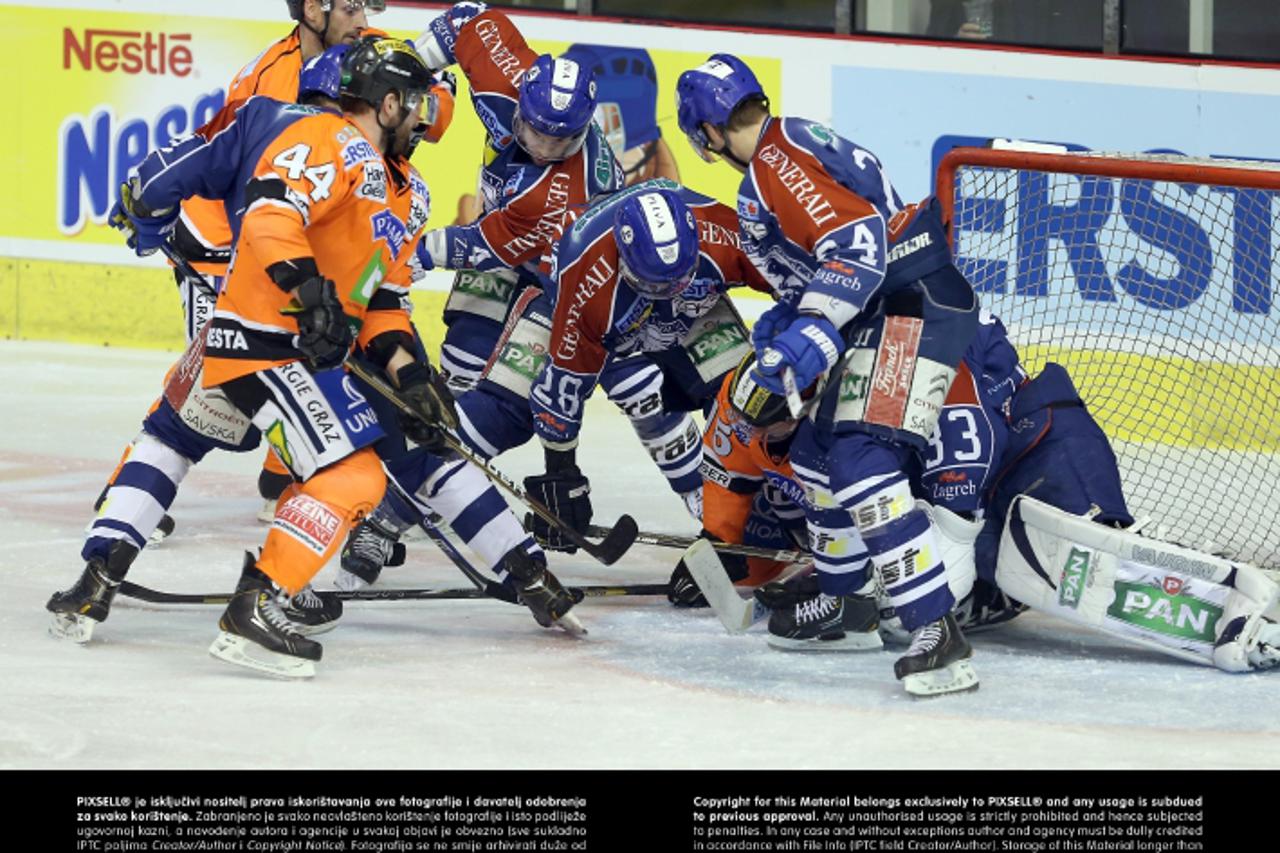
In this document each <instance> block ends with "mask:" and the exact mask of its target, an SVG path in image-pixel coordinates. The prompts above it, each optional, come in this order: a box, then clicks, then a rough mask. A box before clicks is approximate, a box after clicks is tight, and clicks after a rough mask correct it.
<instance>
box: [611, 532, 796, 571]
mask: <svg viewBox="0 0 1280 853" xmlns="http://www.w3.org/2000/svg"><path fill="white" fill-rule="evenodd" d="M607 532H608V531H607V530H606V528H603V527H596V526H595V525H592V526H590V527H588V528H587V533H588V534H589V535H591V536H603V535H605V533H607ZM700 538H701V537H698V536H677V535H675V534H674V533H652V532H650V531H647V530H641V531H639V532H637V533H636V541H637V542H639V543H640V544H641V545H657V546H658V547H659V548H680V549H682V550H683V549H687V548H689V546H691V545H693V543H694V542H697V541H698V540H699V539H700ZM706 541H711V540H706ZM711 547H712V548H714V549H715V550H716V552H717V553H720V554H739V555H741V556H743V557H760V558H762V559H765V560H776V561H778V562H779V563H802V562H805V561H806V560H809V559H810V557H809V555H808V554H806V553H805V552H804V551H786V550H775V549H773V548H760V547H757V546H755V545H737V544H734V543H732V542H711Z"/></svg>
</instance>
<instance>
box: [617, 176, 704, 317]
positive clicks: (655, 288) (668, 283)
mask: <svg viewBox="0 0 1280 853" xmlns="http://www.w3.org/2000/svg"><path fill="white" fill-rule="evenodd" d="M613 236H614V240H615V241H616V242H617V244H618V259H619V262H620V264H621V267H622V269H621V273H622V279H623V281H625V282H626V283H627V284H628V285H630V287H631V289H632V290H634V291H636V292H637V293H639V294H640V295H642V296H648V297H650V298H651V299H670V298H671V297H673V296H676V295H677V294H679V293H680V292H681V291H683V290H684V289H685V288H686V287H688V286H689V282H691V281H693V276H694V273H695V272H696V271H697V269H698V224H697V222H695V221H694V218H693V211H691V210H689V207H688V205H686V204H685V203H684V201H683V200H682V199H681V198H680V196H679V195H678V194H677V193H676V192H674V191H673V190H669V189H666V188H654V189H651V190H645V191H642V192H638V193H635V194H633V195H631V196H629V197H627V198H625V199H623V200H622V202H621V203H620V204H619V205H618V210H617V212H616V213H615V214H614V215H613Z"/></svg>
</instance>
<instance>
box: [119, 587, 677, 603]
mask: <svg viewBox="0 0 1280 853" xmlns="http://www.w3.org/2000/svg"><path fill="white" fill-rule="evenodd" d="M566 588H567V589H568V590H569V592H570V593H573V594H574V595H575V596H576V595H578V594H579V593H581V595H582V597H583V598H614V597H617V596H622V595H666V594H667V584H665V583H650V584H624V585H619V586H607V585H593V586H571V587H566ZM119 593H120V594H121V595H125V596H128V597H129V598H135V599H137V600H138V601H145V602H147V603H148V604H227V603H228V602H230V601H231V597H232V593H229V592H195V593H184V592H162V591H160V590H156V589H151V588H150V587H145V586H142V585H140V584H136V583H133V582H132V581H121V582H120V589H119ZM325 595H332V596H334V597H335V598H338V599H340V600H341V601H451V600H460V599H472V600H474V599H487V598H491V597H492V596H490V595H489V594H488V593H487V592H485V591H484V590H482V589H357V590H352V591H347V590H335V591H332V592H328V591H326V592H325Z"/></svg>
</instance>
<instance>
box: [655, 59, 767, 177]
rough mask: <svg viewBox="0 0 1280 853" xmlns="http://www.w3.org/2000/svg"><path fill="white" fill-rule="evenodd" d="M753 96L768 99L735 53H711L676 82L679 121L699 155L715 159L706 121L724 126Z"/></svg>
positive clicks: (712, 124)
mask: <svg viewBox="0 0 1280 853" xmlns="http://www.w3.org/2000/svg"><path fill="white" fill-rule="evenodd" d="M753 98H754V99H759V100H765V94H764V89H762V88H761V87H760V81H758V80H757V79H756V75H755V74H753V73H751V69H750V68H748V67H747V64H746V63H745V62H743V61H742V60H741V59H739V58H738V57H736V56H733V55H732V54H728V53H716V54H712V55H711V56H710V57H709V58H708V59H707V61H706V62H704V63H702V64H701V65H699V66H698V67H697V68H691V69H690V70H688V71H686V72H684V73H683V74H681V75H680V79H679V80H677V81H676V120H677V121H678V122H679V124H680V129H681V130H682V131H684V135H685V136H687V137H689V144H691V145H692V146H693V148H694V150H695V151H697V152H698V156H700V157H702V159H704V160H713V159H714V157H712V156H711V153H710V151H709V149H708V146H709V145H710V140H709V139H707V135H706V133H705V132H703V130H702V125H703V123H704V122H705V123H707V124H709V125H711V126H712V127H724V126H725V125H726V124H728V123H729V116H731V115H732V114H733V111H734V110H735V109H737V108H738V106H739V105H740V104H741V103H742V102H743V101H747V100H750V99H753Z"/></svg>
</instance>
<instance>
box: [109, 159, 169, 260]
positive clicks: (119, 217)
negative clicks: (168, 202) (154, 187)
mask: <svg viewBox="0 0 1280 853" xmlns="http://www.w3.org/2000/svg"><path fill="white" fill-rule="evenodd" d="M136 180H137V179H136V178H135V179H134V181H136ZM177 221H178V208H177V206H174V207H170V208H166V209H165V210H157V211H153V210H149V209H147V207H146V206H145V205H144V204H143V203H142V202H141V200H139V199H138V198H137V194H136V191H135V183H134V182H133V181H127V182H125V183H123V184H121V185H120V195H119V198H117V199H116V203H115V204H113V205H112V206H111V212H110V213H109V214H108V215H107V222H108V223H109V224H110V225H111V227H112V228H115V229H116V230H117V231H119V232H121V233H122V234H124V235H125V243H126V245H128V247H129V248H130V249H133V251H134V252H135V253H136V254H137V255H138V256H139V257H145V256H147V255H151V254H154V253H155V252H156V251H158V250H159V249H160V247H161V246H162V245H164V242H165V241H166V240H168V239H169V235H170V234H171V233H173V226H174V223H176V222H177Z"/></svg>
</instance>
